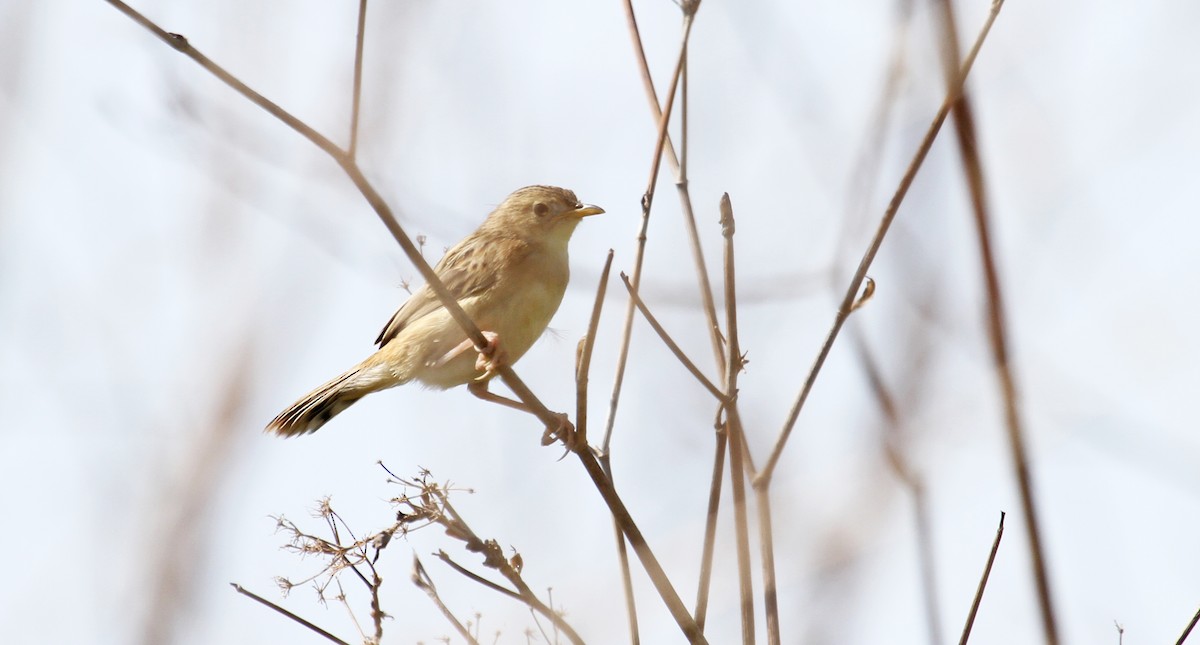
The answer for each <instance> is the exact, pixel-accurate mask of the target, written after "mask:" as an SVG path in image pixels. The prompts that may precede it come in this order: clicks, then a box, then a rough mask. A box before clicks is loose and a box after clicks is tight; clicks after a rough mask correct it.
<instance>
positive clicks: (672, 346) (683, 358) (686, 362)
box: [621, 271, 729, 403]
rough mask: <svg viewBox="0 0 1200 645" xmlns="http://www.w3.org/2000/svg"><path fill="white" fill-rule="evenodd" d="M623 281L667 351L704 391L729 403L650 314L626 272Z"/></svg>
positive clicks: (623, 273)
mask: <svg viewBox="0 0 1200 645" xmlns="http://www.w3.org/2000/svg"><path fill="white" fill-rule="evenodd" d="M621 281H622V282H624V283H625V288H626V289H627V290H629V297H630V299H631V301H632V302H633V304H634V306H636V307H637V310H638V311H640V312H642V316H644V317H645V318H646V322H648V323H650V326H651V327H652V328H654V332H655V333H657V334H658V337H659V338H661V339H662V341H663V344H665V345H666V346H667V349H669V350H671V353H672V354H674V355H675V358H678V359H679V362H680V363H683V366H684V367H686V368H687V371H688V372H691V374H692V376H694V377H696V380H697V381H699V382H700V385H703V386H704V389H706V390H708V391H709V393H710V394H712V395H713V396H715V397H716V398H717V400H718V401H720V402H722V403H728V402H729V398H728V397H727V396H726V395H725V393H724V392H722V391H721V389H720V388H718V387H717V386H716V385H714V384H713V382H712V381H710V380H708V377H707V376H705V375H704V373H703V372H701V371H700V368H698V367H696V364H695V363H693V362H692V359H690V358H688V357H687V354H685V353H684V352H683V350H682V349H680V347H679V344H678V343H676V342H675V340H674V339H672V338H671V335H670V334H668V333H667V330H666V329H664V328H663V326H662V324H661V323H659V322H658V319H657V318H655V317H654V314H652V313H650V309H649V308H648V307H647V306H646V303H645V302H643V301H642V299H641V297H640V296H638V294H637V290H636V289H635V288H634V286H633V285H632V284H630V282H629V276H627V275H625V272H623V271H622V272H621Z"/></svg>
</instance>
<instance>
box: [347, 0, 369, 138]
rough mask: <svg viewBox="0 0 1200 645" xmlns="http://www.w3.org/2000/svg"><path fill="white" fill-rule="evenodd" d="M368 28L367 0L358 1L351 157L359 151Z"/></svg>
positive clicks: (351, 121) (351, 118)
mask: <svg viewBox="0 0 1200 645" xmlns="http://www.w3.org/2000/svg"><path fill="white" fill-rule="evenodd" d="M366 30H367V0H359V2H358V33H357V35H356V36H355V39H354V98H353V100H352V101H351V107H350V147H349V148H347V149H346V155H347V156H349V157H350V158H351V159H353V158H354V157H355V155H356V154H357V153H358V114H359V112H360V107H361V104H362V103H361V99H362V66H363V40H364V34H365V33H366Z"/></svg>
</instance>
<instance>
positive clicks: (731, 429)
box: [721, 193, 754, 645]
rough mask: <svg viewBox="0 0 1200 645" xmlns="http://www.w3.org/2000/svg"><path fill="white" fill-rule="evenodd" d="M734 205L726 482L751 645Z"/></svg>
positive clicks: (728, 259)
mask: <svg viewBox="0 0 1200 645" xmlns="http://www.w3.org/2000/svg"><path fill="white" fill-rule="evenodd" d="M734 229H735V226H734V220H733V206H732V205H731V204H730V201H729V193H725V194H724V195H722V196H721V235H722V236H723V237H724V238H725V331H726V334H727V335H728V337H727V338H726V341H725V351H726V352H727V353H726V356H725V396H726V397H727V398H728V399H729V401H730V403H729V404H728V405H726V406H725V428H726V431H727V433H728V435H729V483H730V485H731V486H732V487H733V515H734V520H735V529H736V531H735V535H736V537H737V561H738V589H739V591H740V592H741V609H742V612H741V613H742V643H744V645H754V587H753V581H752V580H751V578H750V523H749V520H748V519H747V513H746V475H745V470H744V468H745V463H746V462H745V457H744V454H743V451H744V449H745V445H744V444H743V442H742V423H741V416H740V415H739V414H738V405H737V391H738V390H737V379H738V373H739V372H741V369H742V354H741V351H742V350H741V347H740V345H739V344H738V326H737V283H736V276H735V271H734V267H735V262H734V253H733V234H734Z"/></svg>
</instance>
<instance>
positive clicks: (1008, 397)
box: [938, 0, 1059, 645]
mask: <svg viewBox="0 0 1200 645" xmlns="http://www.w3.org/2000/svg"><path fill="white" fill-rule="evenodd" d="M938 4H939V5H940V7H941V9H942V28H943V33H944V36H945V41H944V42H945V47H944V51H945V56H943V61H944V62H945V71H946V78H947V83H950V84H953V82H954V80H953V79H954V72H955V66H956V62H957V60H958V56H959V54H958V50H959V44H958V31H957V29H956V28H955V25H954V10H953V8H952V7H951V5H950V0H938ZM951 116H952V117H953V119H954V132H955V134H956V135H957V140H958V147H959V150H960V151H961V154H962V160H963V169H964V170H965V171H966V175H967V188H968V189H969V191H970V195H971V211H972V213H973V214H974V221H975V232H976V234H977V237H978V242H979V260H980V263H981V269H982V271H983V278H984V284H985V286H986V289H987V304H988V338H989V340H990V347H991V351H992V362H993V364H994V365H995V368H996V377H997V385H999V387H1000V396H1001V397H1002V398H1003V400H1004V422H1005V428H1006V429H1007V433H1006V434H1007V437H1008V448H1009V452H1010V454H1011V455H1012V460H1013V473H1014V475H1015V477H1016V480H1017V487H1018V489H1019V490H1020V494H1021V513H1022V515H1023V517H1024V519H1025V527H1026V536H1027V538H1028V539H1029V551H1030V555H1031V558H1030V561H1031V563H1032V565H1033V577H1034V582H1035V584H1036V585H1037V595H1038V608H1039V609H1040V610H1041V618H1042V632H1043V634H1044V636H1045V638H1046V642H1047V643H1048V644H1049V645H1057V643H1058V642H1059V636H1058V621H1057V619H1056V618H1055V613H1054V601H1053V597H1052V595H1051V592H1050V574H1049V573H1048V571H1047V566H1046V551H1045V547H1044V546H1043V544H1042V534H1041V528H1040V522H1039V519H1038V513H1037V499H1036V497H1035V495H1034V485H1033V475H1032V474H1031V473H1030V468H1029V456H1028V454H1027V453H1026V445H1025V427H1024V422H1023V420H1022V419H1021V412H1020V405H1019V403H1018V402H1017V387H1016V378H1015V377H1014V376H1013V371H1012V366H1011V364H1010V363H1009V350H1008V333H1007V322H1006V319H1007V317H1006V316H1005V314H1004V294H1003V291H1002V289H1001V288H1000V277H999V273H998V271H997V270H996V259H995V255H994V252H993V246H992V240H991V230H990V229H991V223H990V222H991V213H990V212H989V209H988V202H987V190H986V184H985V182H984V178H983V177H984V175H983V161H982V159H981V158H980V155H979V147H978V145H977V143H976V142H977V140H978V136H977V130H976V127H975V117H974V111H973V110H972V107H971V101H970V99H969V98H968V97H967V94H966V92H965V91H963V92H961V93H960V94H959V96H958V100H957V101H955V103H954V111H953V112H952V113H951Z"/></svg>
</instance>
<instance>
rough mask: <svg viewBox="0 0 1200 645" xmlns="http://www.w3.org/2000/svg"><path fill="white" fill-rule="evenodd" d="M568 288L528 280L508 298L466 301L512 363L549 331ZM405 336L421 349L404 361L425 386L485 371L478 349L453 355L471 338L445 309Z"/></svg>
mask: <svg viewBox="0 0 1200 645" xmlns="http://www.w3.org/2000/svg"><path fill="white" fill-rule="evenodd" d="M564 291H565V285H563V288H559V287H558V285H555V284H546V283H542V282H540V281H537V282H534V283H527V284H524V285H522V287H521V288H520V289H518V290H516V293H510V294H508V295H507V297H496V296H497V294H489V295H488V296H482V297H479V298H470V299H465V300H462V301H460V304H461V305H462V306H463V309H464V310H465V311H466V312H467V315H469V316H470V317H471V319H472V320H474V321H475V324H476V325H478V326H479V329H480V330H481V331H486V332H493V333H495V334H496V335H497V337H498V343H499V346H500V348H501V350H502V351H503V353H504V356H505V358H506V359H507V362H508V363H509V364H512V363H515V362H516V361H517V360H518V359H520V358H521V357H522V356H524V355H525V352H527V351H529V348H530V347H532V346H533V344H534V342H536V341H537V339H538V338H540V337H541V335H542V333H543V332H545V331H546V326H547V325H549V324H550V319H551V318H553V317H554V313H555V312H556V311H557V310H558V305H559V303H560V302H562V297H563V292H564ZM401 337H407V338H404V340H405V341H415V342H403V343H402V344H403V345H407V346H409V347H412V348H414V349H416V348H420V349H419V351H415V352H413V354H412V355H410V356H408V357H406V360H404V361H403V362H405V363H407V364H408V365H409V366H410V369H411V372H410V373H411V374H412V378H415V379H416V380H418V381H420V382H422V383H424V384H425V385H428V386H430V387H435V388H442V389H445V388H450V387H455V386H457V385H462V384H464V383H467V382H469V381H471V380H473V379H475V378H477V377H478V376H480V375H481V374H482V373H481V372H480V371H479V370H478V369H476V367H475V361H476V359H477V358H478V356H479V354H478V352H476V351H475V349H474V348H471V347H468V348H465V349H464V350H462V351H460V352H459V353H457V354H453V353H454V350H455V349H457V348H459V347H460V346H461V345H462V343H463V342H464V341H466V339H467V335H466V334H465V333H464V332H463V331H462V329H461V328H460V327H459V326H458V323H456V322H455V321H454V319H453V318H451V317H450V314H449V313H447V312H446V310H444V309H439V310H437V311H434V312H431V313H430V314H429V315H427V316H425V317H423V318H421V319H420V320H418V321H415V323H414V324H413V325H412V326H411V327H409V328H407V329H405V330H404V331H403V332H401ZM396 341H401V338H397V339H396ZM396 341H393V342H396ZM449 354H453V355H452V356H450V355H449Z"/></svg>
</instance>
